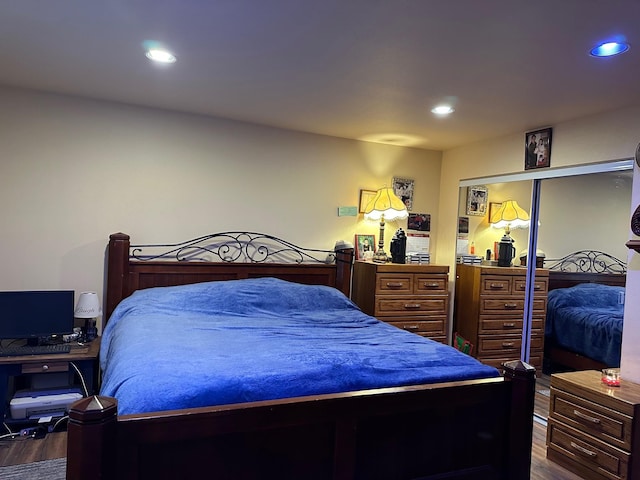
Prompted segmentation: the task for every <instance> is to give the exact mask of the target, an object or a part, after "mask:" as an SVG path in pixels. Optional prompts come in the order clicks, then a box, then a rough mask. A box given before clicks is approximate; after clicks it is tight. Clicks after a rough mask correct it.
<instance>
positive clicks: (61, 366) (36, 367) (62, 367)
mask: <svg viewBox="0 0 640 480" xmlns="http://www.w3.org/2000/svg"><path fill="white" fill-rule="evenodd" d="M68 371H69V362H38V363H23V364H22V373H24V374H31V373H48V372H68Z"/></svg>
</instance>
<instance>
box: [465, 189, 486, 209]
mask: <svg viewBox="0 0 640 480" xmlns="http://www.w3.org/2000/svg"><path fill="white" fill-rule="evenodd" d="M488 198H489V190H488V189H487V187H485V186H484V185H474V186H472V187H468V188H467V215H475V216H477V217H484V216H485V215H486V214H487V199H488Z"/></svg>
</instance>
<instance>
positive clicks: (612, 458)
mask: <svg viewBox="0 0 640 480" xmlns="http://www.w3.org/2000/svg"><path fill="white" fill-rule="evenodd" d="M601 379H602V373H601V372H598V371H595V370H585V371H579V372H569V373H555V374H553V375H551V398H550V403H549V421H548V425H547V458H548V459H549V460H551V461H553V462H556V463H558V464H560V465H562V466H563V467H565V468H566V469H568V470H571V471H572V472H574V473H576V474H578V475H580V476H582V477H583V478H585V479H638V478H640V464H639V463H640V458H639V457H640V450H639V448H640V385H638V384H635V383H632V382H629V381H626V380H624V379H622V380H621V381H620V386H619V387H609V386H607V385H605V384H603V383H602V380H601ZM637 464H638V465H637Z"/></svg>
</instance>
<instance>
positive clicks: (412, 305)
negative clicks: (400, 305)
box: [404, 303, 421, 310]
mask: <svg viewBox="0 0 640 480" xmlns="http://www.w3.org/2000/svg"><path fill="white" fill-rule="evenodd" d="M420 307H421V305H420V304H419V303H405V304H404V308H406V309H407V310H418V309H419V308H420Z"/></svg>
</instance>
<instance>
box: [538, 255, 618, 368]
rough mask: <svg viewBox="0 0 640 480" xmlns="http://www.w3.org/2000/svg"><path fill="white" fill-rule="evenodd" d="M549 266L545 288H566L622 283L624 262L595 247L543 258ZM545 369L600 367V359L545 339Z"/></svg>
mask: <svg viewBox="0 0 640 480" xmlns="http://www.w3.org/2000/svg"><path fill="white" fill-rule="evenodd" d="M544 262H545V267H546V268H548V269H549V290H550V291H551V290H554V289H556V288H568V287H573V286H574V285H578V284H579V283H599V284H603V285H615V286H619V287H624V286H625V283H626V278H627V276H626V273H627V266H626V264H625V263H624V262H623V261H622V260H619V259H617V258H615V257H613V256H611V255H609V254H607V253H604V252H601V251H598V250H580V251H577V252H574V253H571V254H569V255H567V256H565V257H562V258H559V259H549V260H546V259H545V261H544ZM544 349H545V352H544V356H545V359H544V360H545V367H544V369H543V370H544V371H545V373H552V372H558V371H567V370H601V369H603V368H607V367H608V366H609V365H605V364H604V363H602V362H599V361H597V360H594V359H592V358H589V357H586V356H584V355H581V354H579V353H576V352H573V351H571V350H566V349H564V348H562V347H560V346H558V345H555V344H550V343H549V342H545V346H544Z"/></svg>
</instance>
